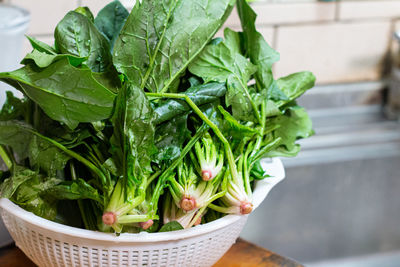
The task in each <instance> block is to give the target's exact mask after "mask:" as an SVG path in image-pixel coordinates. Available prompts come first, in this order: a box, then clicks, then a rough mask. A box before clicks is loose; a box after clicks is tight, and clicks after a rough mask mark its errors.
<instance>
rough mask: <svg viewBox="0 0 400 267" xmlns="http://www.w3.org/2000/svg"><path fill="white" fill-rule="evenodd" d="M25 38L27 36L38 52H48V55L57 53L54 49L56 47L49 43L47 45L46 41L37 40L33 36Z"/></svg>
mask: <svg viewBox="0 0 400 267" xmlns="http://www.w3.org/2000/svg"><path fill="white" fill-rule="evenodd" d="M26 38H28V40H29V42H30V43H31V45H32V47H33V49H36V50H38V51H39V52H42V53H46V54H49V55H56V54H57V51H56V49H55V48H54V47H52V46H50V45H48V44H46V43H43V42H42V41H39V40H37V39H35V38H34V37H31V36H26Z"/></svg>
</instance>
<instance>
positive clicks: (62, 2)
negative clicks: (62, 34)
mask: <svg viewBox="0 0 400 267" xmlns="http://www.w3.org/2000/svg"><path fill="white" fill-rule="evenodd" d="M11 3H12V4H14V5H17V6H20V7H24V8H26V9H27V10H29V12H30V13H31V24H30V28H29V34H52V33H53V32H54V28H55V27H56V25H57V23H58V22H59V21H60V20H61V19H62V18H63V17H64V16H65V14H66V13H67V12H68V11H70V10H74V9H75V8H76V7H77V2H76V1H74V0H57V1H55V0H11Z"/></svg>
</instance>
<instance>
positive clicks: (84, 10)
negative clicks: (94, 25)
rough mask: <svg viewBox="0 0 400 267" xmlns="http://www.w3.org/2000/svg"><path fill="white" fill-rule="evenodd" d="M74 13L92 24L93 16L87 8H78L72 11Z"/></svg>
mask: <svg viewBox="0 0 400 267" xmlns="http://www.w3.org/2000/svg"><path fill="white" fill-rule="evenodd" d="M74 11H75V12H76V13H79V14H82V15H84V16H85V17H87V18H88V19H89V20H90V21H91V22H94V16H93V13H92V11H90V9H89V8H88V7H86V6H85V7H83V6H80V7H78V8H77V9H75V10H74Z"/></svg>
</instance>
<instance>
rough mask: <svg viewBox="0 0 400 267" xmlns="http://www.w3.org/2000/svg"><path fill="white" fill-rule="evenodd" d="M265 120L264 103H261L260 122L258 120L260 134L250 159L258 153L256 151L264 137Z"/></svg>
mask: <svg viewBox="0 0 400 267" xmlns="http://www.w3.org/2000/svg"><path fill="white" fill-rule="evenodd" d="M265 120H266V114H265V102H262V103H261V120H260V124H261V127H260V132H259V135H258V137H257V141H256V144H255V146H254V149H253V152H252V153H251V155H250V157H253V156H254V155H255V154H256V153H257V152H258V150H260V147H261V143H262V140H263V137H264V131H265Z"/></svg>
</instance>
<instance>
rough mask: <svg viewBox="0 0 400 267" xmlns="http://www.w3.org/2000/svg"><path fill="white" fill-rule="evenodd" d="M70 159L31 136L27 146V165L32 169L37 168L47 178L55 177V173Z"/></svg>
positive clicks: (41, 140) (50, 145)
mask: <svg viewBox="0 0 400 267" xmlns="http://www.w3.org/2000/svg"><path fill="white" fill-rule="evenodd" d="M70 159H71V157H70V156H68V155H67V154H65V153H64V152H62V151H61V150H60V149H58V148H56V147H55V146H53V145H52V144H50V143H49V142H47V141H45V140H43V139H41V138H39V137H37V136H35V135H32V138H31V142H30V144H29V163H30V165H31V167H32V168H38V169H40V170H43V171H45V172H46V173H47V175H48V176H49V177H55V176H56V175H57V171H59V170H63V169H64V168H65V165H66V164H67V162H68V161H69V160H70Z"/></svg>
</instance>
